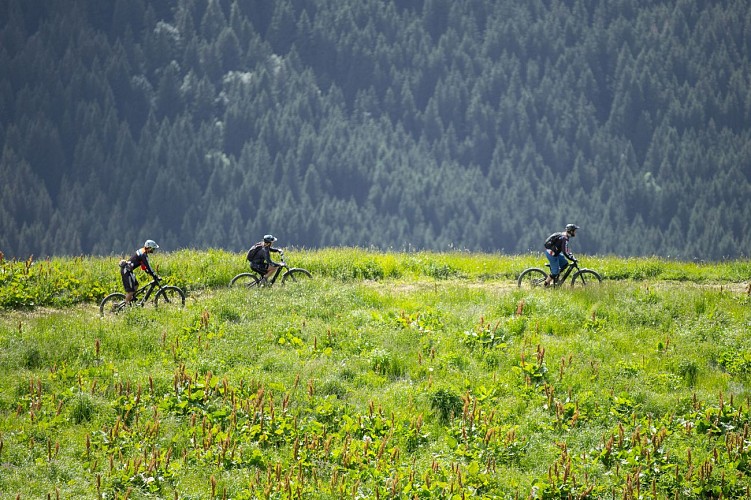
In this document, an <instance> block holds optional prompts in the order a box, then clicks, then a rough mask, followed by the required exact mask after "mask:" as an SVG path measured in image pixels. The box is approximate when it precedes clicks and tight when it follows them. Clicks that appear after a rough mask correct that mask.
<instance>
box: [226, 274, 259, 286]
mask: <svg viewBox="0 0 751 500" xmlns="http://www.w3.org/2000/svg"><path fill="white" fill-rule="evenodd" d="M259 281H260V279H259V278H258V275H257V274H256V273H240V274H238V275H237V276H235V277H234V278H232V281H230V282H229V286H238V287H239V286H244V287H245V288H254V287H257V286H258V282H259Z"/></svg>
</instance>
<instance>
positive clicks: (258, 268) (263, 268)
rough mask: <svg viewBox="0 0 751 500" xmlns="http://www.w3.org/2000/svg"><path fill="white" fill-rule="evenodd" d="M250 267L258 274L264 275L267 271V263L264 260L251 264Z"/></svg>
mask: <svg viewBox="0 0 751 500" xmlns="http://www.w3.org/2000/svg"><path fill="white" fill-rule="evenodd" d="M250 268H251V269H252V270H254V271H255V272H257V273H258V274H263V275H265V274H266V273H267V272H269V265H268V264H266V263H265V262H264V263H263V264H251V265H250Z"/></svg>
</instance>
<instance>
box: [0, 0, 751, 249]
mask: <svg viewBox="0 0 751 500" xmlns="http://www.w3.org/2000/svg"><path fill="white" fill-rule="evenodd" d="M750 51H751V14H749V10H748V8H747V3H746V2H745V1H743V0H718V1H716V2H704V1H701V0H685V1H680V2H675V1H665V0H660V1H658V2H615V3H613V2H604V1H598V0H571V1H563V0H532V1H528V2H514V1H512V0H457V1H451V2H450V1H446V0H424V1H422V0H362V1H359V2H354V3H352V2H349V3H342V2H335V1H331V0H308V1H305V2H302V1H296V0H280V1H275V2H266V1H247V2H241V1H237V0H162V1H159V2H156V1H154V0H133V1H125V0H117V1H115V2H101V1H99V0H81V1H77V2H74V3H72V4H70V3H69V2H68V3H64V4H61V3H60V2H54V1H52V0H34V1H29V0H7V1H6V2H3V3H2V5H0V67H2V68H3V72H2V75H0V149H1V150H2V154H0V176H1V177H2V179H3V182H2V185H0V191H2V197H1V198H0V250H2V251H3V252H4V253H5V255H6V256H7V257H16V258H19V259H25V258H26V257H27V256H28V255H30V254H34V255H37V256H45V255H77V254H81V253H85V254H100V255H107V254H112V253H117V254H125V253H128V252H130V251H132V250H133V248H135V246H137V245H138V244H140V243H141V242H142V241H143V240H144V239H145V238H147V237H148V238H155V239H157V240H158V241H159V243H160V245H162V246H163V247H165V248H169V249H177V248H209V247H211V248H225V249H228V250H230V251H239V250H241V249H243V248H245V247H247V246H248V245H249V244H250V243H251V242H253V241H255V240H257V239H258V237H259V236H260V235H262V234H264V233H267V232H273V233H274V234H278V235H279V236H280V237H281V238H282V240H283V242H284V243H285V244H288V245H297V246H306V247H322V246H338V245H347V246H362V247H370V246H374V247H378V248H395V249H410V248H418V249H431V250H447V249H451V248H468V249H471V250H476V251H491V252H495V251H501V252H507V253H520V252H526V251H529V250H534V251H538V250H539V249H540V247H541V243H542V241H543V240H544V238H545V236H547V234H548V233H550V232H552V231H554V230H558V229H559V228H561V227H562V226H563V225H564V224H565V223H566V222H569V221H575V222H576V223H577V224H579V225H580V226H582V228H583V229H582V231H581V232H580V234H579V238H577V241H575V242H574V243H575V246H574V249H575V250H576V251H577V252H585V253H600V254H609V253H613V254H619V255H629V256H638V255H653V254H656V255H661V256H670V257H676V258H681V259H711V260H720V259H724V258H738V257H746V256H748V249H749V248H751V227H749V224H750V222H749V221H750V220H751V201H749V200H751V128H749V126H748V124H749V123H751V92H749V90H748V89H749V88H751V53H750Z"/></svg>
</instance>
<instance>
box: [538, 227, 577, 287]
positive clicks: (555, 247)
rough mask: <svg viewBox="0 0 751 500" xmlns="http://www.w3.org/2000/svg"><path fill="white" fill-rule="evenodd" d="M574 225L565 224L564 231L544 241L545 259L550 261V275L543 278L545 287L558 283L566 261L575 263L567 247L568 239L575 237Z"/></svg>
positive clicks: (566, 265) (565, 266)
mask: <svg viewBox="0 0 751 500" xmlns="http://www.w3.org/2000/svg"><path fill="white" fill-rule="evenodd" d="M577 229H579V226H577V225H576V224H566V230H565V231H561V232H560V233H553V234H551V235H550V236H548V238H547V239H546V240H545V257H547V258H548V260H549V261H550V275H549V276H548V277H547V278H545V286H550V284H551V283H555V282H557V281H558V276H560V274H561V273H562V272H563V270H564V269H566V268H567V267H568V261H567V260H566V259H568V260H570V261H571V262H576V258H574V254H573V253H571V250H570V249H569V247H568V240H569V238H573V237H575V236H576V230H577Z"/></svg>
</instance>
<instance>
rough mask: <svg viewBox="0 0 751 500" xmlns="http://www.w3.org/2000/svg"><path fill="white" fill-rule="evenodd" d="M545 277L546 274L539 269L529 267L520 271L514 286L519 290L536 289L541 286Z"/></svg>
mask: <svg viewBox="0 0 751 500" xmlns="http://www.w3.org/2000/svg"><path fill="white" fill-rule="evenodd" d="M547 277H548V273H546V272H545V271H544V270H542V269H540V268H539V267H530V268H529V269H525V270H524V271H522V273H521V274H520V275H519V278H518V279H517V280H516V286H518V287H519V288H537V287H540V286H543V283H544V282H545V278H547Z"/></svg>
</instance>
